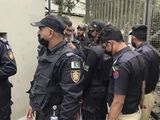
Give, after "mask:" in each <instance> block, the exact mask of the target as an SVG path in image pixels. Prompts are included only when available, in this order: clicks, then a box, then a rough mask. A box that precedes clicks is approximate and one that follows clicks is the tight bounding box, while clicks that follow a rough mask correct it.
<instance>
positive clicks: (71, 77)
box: [59, 57, 84, 120]
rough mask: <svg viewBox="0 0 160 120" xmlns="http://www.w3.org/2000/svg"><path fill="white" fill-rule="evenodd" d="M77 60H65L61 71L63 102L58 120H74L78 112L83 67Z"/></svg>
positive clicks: (73, 58)
mask: <svg viewBox="0 0 160 120" xmlns="http://www.w3.org/2000/svg"><path fill="white" fill-rule="evenodd" d="M82 64H83V63H82V61H81V60H80V59H79V58H76V57H72V58H69V59H68V60H67V62H66V63H65V65H64V67H63V68H62V71H61V82H60V86H61V88H62V94H63V100H62V104H61V108H60V115H59V120H76V119H77V116H78V113H79V110H80V99H81V97H82V92H83V91H82V90H83V86H82V81H83V77H84V76H83V71H82V70H83V65H82Z"/></svg>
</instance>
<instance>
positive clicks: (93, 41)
mask: <svg viewBox="0 0 160 120" xmlns="http://www.w3.org/2000/svg"><path fill="white" fill-rule="evenodd" d="M104 26H105V22H103V21H100V20H93V21H92V22H91V23H90V24H89V28H88V37H89V39H90V44H89V45H88V46H89V47H91V46H95V45H97V44H99V41H98V39H97V37H98V33H100V31H101V30H102V29H103V27H104Z"/></svg>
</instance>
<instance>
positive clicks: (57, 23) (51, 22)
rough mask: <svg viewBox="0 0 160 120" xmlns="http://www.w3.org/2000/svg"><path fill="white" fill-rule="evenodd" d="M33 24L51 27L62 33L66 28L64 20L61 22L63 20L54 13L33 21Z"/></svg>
mask: <svg viewBox="0 0 160 120" xmlns="http://www.w3.org/2000/svg"><path fill="white" fill-rule="evenodd" d="M31 25H32V26H35V27H49V28H51V29H53V30H54V31H56V32H58V33H61V34H63V33H64V29H65V25H64V24H63V22H61V20H59V19H58V18H57V17H56V16H53V15H49V16H46V17H45V18H43V19H42V20H41V21H39V22H33V23H31Z"/></svg>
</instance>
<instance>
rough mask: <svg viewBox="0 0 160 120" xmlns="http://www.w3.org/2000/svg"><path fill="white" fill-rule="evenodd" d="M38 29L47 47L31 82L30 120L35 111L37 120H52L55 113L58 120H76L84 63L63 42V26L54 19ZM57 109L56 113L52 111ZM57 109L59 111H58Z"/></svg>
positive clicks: (42, 21) (37, 24) (41, 22)
mask: <svg viewBox="0 0 160 120" xmlns="http://www.w3.org/2000/svg"><path fill="white" fill-rule="evenodd" d="M32 25H33V26H38V27H39V31H38V35H39V36H40V38H41V40H43V41H45V42H46V44H47V43H48V47H47V50H45V52H44V54H43V55H42V56H39V58H38V67H37V70H36V72H35V75H34V80H33V81H32V82H31V89H30V91H29V92H30V97H29V98H30V106H29V108H28V109H27V112H26V117H27V120H29V119H31V118H32V117H33V116H32V115H33V112H34V111H36V120H50V118H51V116H52V114H53V112H54V113H55V115H56V116H57V117H58V120H77V119H78V117H79V108H80V103H79V100H80V98H81V96H82V89H83V88H82V84H81V83H82V79H83V73H82V62H83V61H82V59H81V58H80V57H79V56H77V55H75V54H74V53H73V52H72V50H71V49H70V48H68V47H67V45H66V42H65V41H64V40H63V32H64V28H65V27H64V24H63V23H62V22H61V21H60V20H59V19H58V18H57V17H55V16H52V15H50V16H47V17H45V18H43V19H42V20H41V21H40V22H36V23H32ZM53 106H54V109H55V108H57V109H56V110H54V111H53V109H52V107H53ZM55 106H56V107H55Z"/></svg>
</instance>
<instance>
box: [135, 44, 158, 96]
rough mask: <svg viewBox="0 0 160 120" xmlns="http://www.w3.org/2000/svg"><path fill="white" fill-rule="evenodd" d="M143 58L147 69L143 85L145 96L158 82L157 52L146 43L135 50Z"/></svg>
mask: <svg viewBox="0 0 160 120" xmlns="http://www.w3.org/2000/svg"><path fill="white" fill-rule="evenodd" d="M135 50H136V51H137V52H139V53H141V54H142V56H143V57H144V61H145V65H146V68H147V73H148V74H147V77H146V81H145V83H146V85H145V94H148V93H150V92H152V91H154V90H155V87H156V84H157V82H158V80H159V56H158V52H157V51H156V50H155V49H154V48H153V47H152V46H151V45H150V44H148V43H146V42H145V43H142V44H141V45H139V46H138V47H137V48H136V49H135Z"/></svg>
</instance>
